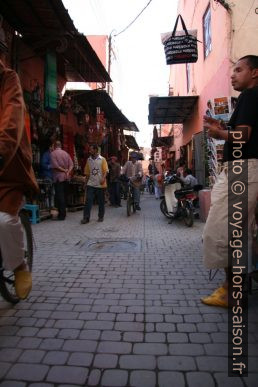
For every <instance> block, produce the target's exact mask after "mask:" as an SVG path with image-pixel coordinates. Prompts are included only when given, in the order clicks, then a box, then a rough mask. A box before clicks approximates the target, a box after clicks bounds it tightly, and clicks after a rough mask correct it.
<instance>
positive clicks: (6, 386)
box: [0, 380, 26, 387]
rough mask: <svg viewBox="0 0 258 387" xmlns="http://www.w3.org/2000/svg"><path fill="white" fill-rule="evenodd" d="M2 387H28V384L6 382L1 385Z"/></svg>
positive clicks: (12, 381)
mask: <svg viewBox="0 0 258 387" xmlns="http://www.w3.org/2000/svg"><path fill="white" fill-rule="evenodd" d="M0 386H1V387H14V386H15V387H26V383H23V382H18V381H17V380H15V381H14V380H6V381H5V382H2V383H0Z"/></svg>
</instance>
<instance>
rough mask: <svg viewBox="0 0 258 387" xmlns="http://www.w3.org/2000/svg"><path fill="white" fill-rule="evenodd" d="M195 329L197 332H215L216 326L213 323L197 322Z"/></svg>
mask: <svg viewBox="0 0 258 387" xmlns="http://www.w3.org/2000/svg"><path fill="white" fill-rule="evenodd" d="M196 325H197V330H198V332H206V333H208V332H217V331H218V327H217V325H216V324H215V323H198V324H196Z"/></svg>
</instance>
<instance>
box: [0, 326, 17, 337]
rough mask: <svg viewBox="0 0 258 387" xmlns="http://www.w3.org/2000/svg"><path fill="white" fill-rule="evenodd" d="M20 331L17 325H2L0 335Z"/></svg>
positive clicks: (13, 333) (8, 334)
mask: <svg viewBox="0 0 258 387" xmlns="http://www.w3.org/2000/svg"><path fill="white" fill-rule="evenodd" d="M17 331H19V328H18V327H15V326H2V327H0V336H12V335H15V334H16V333H17Z"/></svg>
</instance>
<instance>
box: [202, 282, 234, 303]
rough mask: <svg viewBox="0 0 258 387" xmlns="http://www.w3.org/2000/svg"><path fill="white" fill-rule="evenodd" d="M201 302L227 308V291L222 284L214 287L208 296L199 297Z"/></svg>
mask: <svg viewBox="0 0 258 387" xmlns="http://www.w3.org/2000/svg"><path fill="white" fill-rule="evenodd" d="M201 302H202V303H203V304H205V305H210V306H221V307H222V308H228V291H227V289H225V288H224V287H223V286H221V287H220V288H218V289H216V290H215V291H214V292H213V293H212V294H211V295H210V296H208V297H203V298H201Z"/></svg>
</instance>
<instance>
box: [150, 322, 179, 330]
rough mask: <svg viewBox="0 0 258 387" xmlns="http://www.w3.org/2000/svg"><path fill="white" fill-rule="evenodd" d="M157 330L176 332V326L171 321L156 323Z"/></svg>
mask: <svg viewBox="0 0 258 387" xmlns="http://www.w3.org/2000/svg"><path fill="white" fill-rule="evenodd" d="M155 327H156V331H157V332H175V330H176V326H175V324H171V323H156V324H155Z"/></svg>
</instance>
